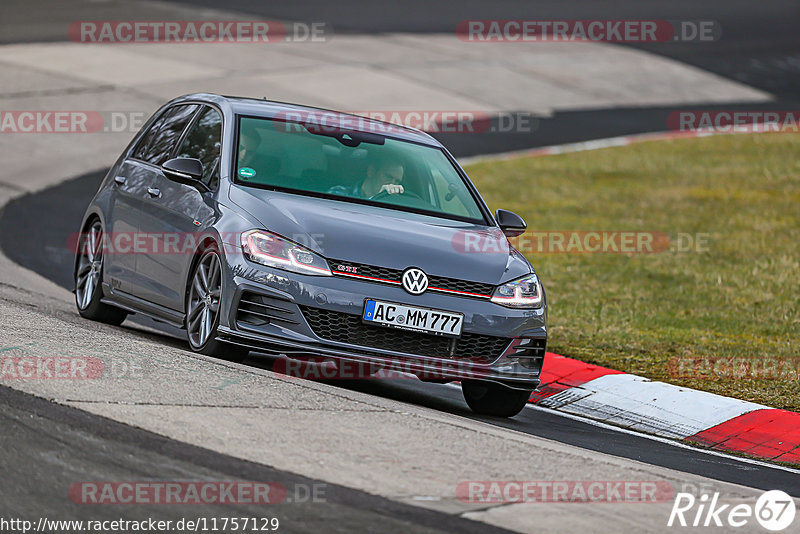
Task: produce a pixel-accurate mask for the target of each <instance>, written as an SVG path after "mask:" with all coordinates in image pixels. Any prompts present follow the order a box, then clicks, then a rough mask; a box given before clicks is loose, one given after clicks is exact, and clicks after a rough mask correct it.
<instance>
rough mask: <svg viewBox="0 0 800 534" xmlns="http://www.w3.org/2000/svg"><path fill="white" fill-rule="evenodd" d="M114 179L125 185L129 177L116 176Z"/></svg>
mask: <svg viewBox="0 0 800 534" xmlns="http://www.w3.org/2000/svg"><path fill="white" fill-rule="evenodd" d="M114 181H115V182H117V184H119V185H125V182H127V181H128V179H127V178H125V177H124V176H117V177H116V178H114Z"/></svg>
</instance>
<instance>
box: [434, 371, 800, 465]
mask: <svg viewBox="0 0 800 534" xmlns="http://www.w3.org/2000/svg"><path fill="white" fill-rule="evenodd" d="M634 376H635V375H634ZM444 385H445V386H446V387H451V388H455V389H459V390H460V389H461V386H459V385H457V384H453V383H452V382H451V383H448V384H444ZM573 389H574V388H573ZM525 408H527V409H529V410H537V411H540V412H544V413H548V414H550V415H556V416H558V417H564V418H566V419H572V420H573V421H580V422H581V423H586V424H587V425H592V426H596V427H598V428H602V429H604V430H612V431H614V432H620V433H622V434H628V435H629V436H637V437H640V438H644V439H649V440H651V441H657V442H659V443H665V444H667V445H672V446H673V447H678V448H680V449H688V450H691V451H695V452H700V453H703V454H708V455H711V456H716V457H718V458H725V459H727V460H732V461H736V462H742V463H745V464H750V465H757V466H759V467H769V468H772V469H778V470H780V471H788V472H789V473H797V474H798V475H800V469H793V468H791V467H786V466H783V465H778V464H771V463H768V462H762V461H761V460H754V459H752V458H745V457H743V456H733V455H731V454H727V453H725V452H720V451H715V450H712V449H703V448H700V447H697V446H695V445H690V444H688V443H683V442H682V441H677V440H676V439H674V438H665V437H662V436H656V435H653V434H646V433H644V432H640V431H637V430H631V429H629V428H622V427H620V426H617V425H615V424H609V423H604V422H602V421H597V420H596V419H590V418H588V417H585V416H582V415H576V414H571V413H567V412H563V411H561V410H558V409H553V408H545V407H544V406H537V405H536V404H528V405H527V406H525Z"/></svg>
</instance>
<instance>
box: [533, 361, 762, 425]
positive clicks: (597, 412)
mask: <svg viewBox="0 0 800 534" xmlns="http://www.w3.org/2000/svg"><path fill="white" fill-rule="evenodd" d="M539 405H540V406H544V407H547V408H554V409H558V410H560V411H565V412H568V413H571V414H575V415H582V416H585V417H591V418H592V419H597V420H599V421H603V422H606V423H611V424H614V425H617V426H621V427H623V428H630V429H632V430H639V431H641V432H649V433H653V434H658V435H660V436H666V437H671V438H676V439H683V438H687V437H689V436H692V435H694V434H697V433H698V432H701V431H703V430H707V429H709V428H711V427H713V426H716V425H718V424H720V423H724V422H725V421H728V420H730V419H733V418H734V417H737V416H739V415H742V414H744V413H747V412H752V411H754V410H761V409H764V408H768V407H767V406H763V405H761V404H756V403H753V402H747V401H742V400H739V399H733V398H730V397H723V396H721V395H715V394H713V393H708V392H705V391H697V390H694V389H690V388H683V387H679V386H674V385H672V384H667V383H664V382H657V381H652V380H649V379H647V378H644V377H641V376H636V375H630V374H614V375H605V376H601V377H599V378H595V379H594V380H590V381H589V382H586V383H585V384H582V385H580V386H577V387H574V388H570V389H567V390H565V391H562V392H560V393H557V394H556V395H553V396H552V397H547V398H545V399H542V400H541V401H540V402H539Z"/></svg>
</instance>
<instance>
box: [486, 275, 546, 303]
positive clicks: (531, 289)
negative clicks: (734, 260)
mask: <svg viewBox="0 0 800 534" xmlns="http://www.w3.org/2000/svg"><path fill="white" fill-rule="evenodd" d="M543 301H544V292H543V291H542V284H541V283H540V282H539V277H538V276H536V274H535V273H534V274H529V275H528V276H524V277H522V278H518V279H517V280H514V281H513V282H508V283H507V284H503V285H502V286H498V288H497V289H495V290H494V293H493V294H492V302H494V303H495V304H500V305H501V306H506V307H508V308H539V307H541V306H542V302H543Z"/></svg>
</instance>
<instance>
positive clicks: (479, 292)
mask: <svg viewBox="0 0 800 534" xmlns="http://www.w3.org/2000/svg"><path fill="white" fill-rule="evenodd" d="M330 264H331V266H332V267H333V274H336V275H340V276H346V275H347V274H357V275H359V276H369V277H370V278H380V279H381V280H389V281H391V282H398V283H399V282H400V281H401V280H402V277H403V271H402V270H400V269H390V268H388V267H377V266H375V265H367V264H364V263H354V262H351V261H340V260H330ZM428 283H429V288H430V289H431V290H436V289H444V290H449V291H462V292H466V293H472V294H473V295H472V296H475V297H476V298H489V297H491V296H492V292H493V291H494V286H493V285H492V284H483V283H481V282H470V281H469V280H458V279H456V278H447V277H444V276H430V275H429V276H428ZM464 296H470V295H464Z"/></svg>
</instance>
